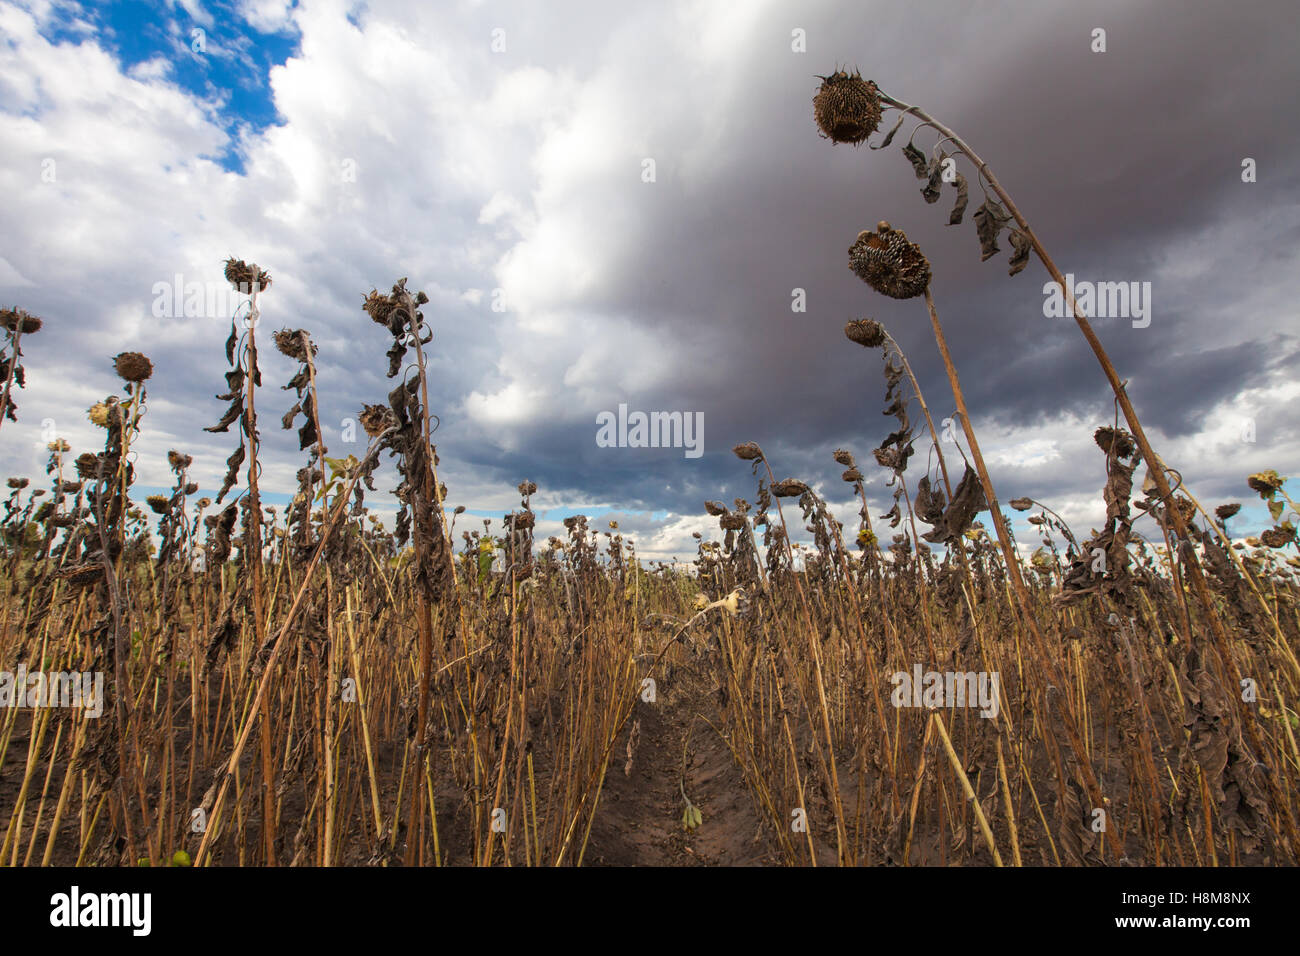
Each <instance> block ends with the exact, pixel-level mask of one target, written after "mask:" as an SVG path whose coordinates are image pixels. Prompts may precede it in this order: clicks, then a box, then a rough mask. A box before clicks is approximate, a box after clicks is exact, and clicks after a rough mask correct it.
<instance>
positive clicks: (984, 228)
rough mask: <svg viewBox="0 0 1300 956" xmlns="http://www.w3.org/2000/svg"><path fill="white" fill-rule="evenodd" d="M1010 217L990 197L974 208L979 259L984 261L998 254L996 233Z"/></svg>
mask: <svg viewBox="0 0 1300 956" xmlns="http://www.w3.org/2000/svg"><path fill="white" fill-rule="evenodd" d="M1010 220H1011V217H1010V216H1008V215H1007V214H1006V212H1005V211H1004V210H1003V209H1002V207H1001V206H1000V205H999V204H998V203H996V202H994V201H993V200H992V199H986V200H984V205H982V206H980V207H979V209H977V210H975V232H976V234H977V235H978V236H979V240H980V253H981V255H980V261H981V262H986V261H987V260H989V259H991V258H993V257H994V256H996V255H997V254H998V251H999V247H998V233H999V232H1001V231H1002V227H1003V226H1005V225H1006V224H1007V223H1008V222H1010Z"/></svg>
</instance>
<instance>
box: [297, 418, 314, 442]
mask: <svg viewBox="0 0 1300 956" xmlns="http://www.w3.org/2000/svg"><path fill="white" fill-rule="evenodd" d="M315 441H316V420H315V419H314V418H312V417H311V416H308V417H307V421H306V424H304V425H303V426H302V428H300V429H298V450H299V451H302V450H303V449H304V448H307V447H308V446H310V445H311V444H313V443H314V442H315Z"/></svg>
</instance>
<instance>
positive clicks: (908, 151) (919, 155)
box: [903, 143, 930, 179]
mask: <svg viewBox="0 0 1300 956" xmlns="http://www.w3.org/2000/svg"><path fill="white" fill-rule="evenodd" d="M903 155H904V156H906V157H907V161H908V162H910V163H911V164H912V171H913V172H915V173H916V178H917V179H925V178H926V177H927V176H929V175H930V168H929V164H928V163H927V162H926V161H925V153H923V152H921V151H920V150H919V149H917V148H916V146H915V145H913V144H912V143H908V144H907V145H906V146H904V147H903Z"/></svg>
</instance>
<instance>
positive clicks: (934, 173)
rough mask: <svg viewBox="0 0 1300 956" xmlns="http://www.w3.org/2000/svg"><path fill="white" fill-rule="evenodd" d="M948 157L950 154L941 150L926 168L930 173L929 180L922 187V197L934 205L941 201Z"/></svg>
mask: <svg viewBox="0 0 1300 956" xmlns="http://www.w3.org/2000/svg"><path fill="white" fill-rule="evenodd" d="M947 158H948V154H947V153H944V152H940V153H939V155H938V156H936V157H935V158H934V159H932V160H931V161H930V165H929V166H928V167H927V168H926V172H927V173H928V174H929V182H927V183H926V184H925V186H924V187H922V189H921V197H922V198H923V199H924V200H925V201H926V202H927V203H930V204H931V205H933V204H934V203H936V202H938V201H939V193H940V189H941V187H942V186H943V163H944V160H946V159H947Z"/></svg>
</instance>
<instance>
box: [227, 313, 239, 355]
mask: <svg viewBox="0 0 1300 956" xmlns="http://www.w3.org/2000/svg"><path fill="white" fill-rule="evenodd" d="M238 342H239V331H238V330H237V329H236V328H235V323H234V322H231V323H230V338H228V339H226V363H227V364H229V365H234V364H235V345H236V344H237V343H238Z"/></svg>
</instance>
